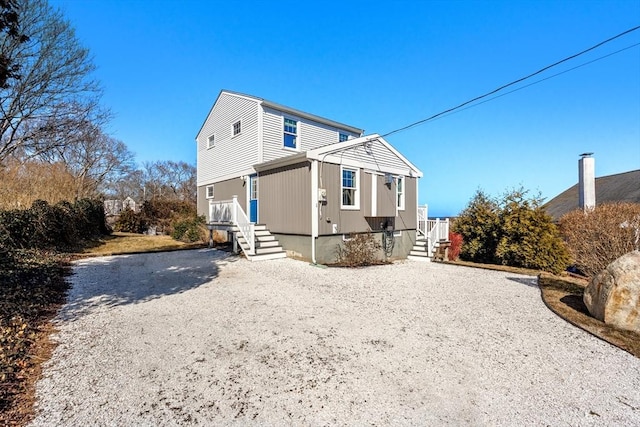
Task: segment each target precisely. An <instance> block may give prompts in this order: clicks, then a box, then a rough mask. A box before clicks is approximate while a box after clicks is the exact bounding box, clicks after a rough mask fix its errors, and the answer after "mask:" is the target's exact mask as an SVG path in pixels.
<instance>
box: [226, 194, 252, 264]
mask: <svg viewBox="0 0 640 427" xmlns="http://www.w3.org/2000/svg"><path fill="white" fill-rule="evenodd" d="M232 212H233V216H232V219H231V221H232V222H233V223H234V224H235V225H236V226H237V227H238V229H239V230H240V233H242V237H244V240H245V241H246V242H247V244H248V245H249V250H248V251H247V255H255V252H256V240H255V224H254V223H252V222H251V221H249V217H248V216H247V214H246V213H245V212H244V210H243V209H242V206H240V204H239V203H238V196H233V210H232Z"/></svg>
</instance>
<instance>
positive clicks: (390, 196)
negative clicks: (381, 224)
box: [376, 175, 396, 216]
mask: <svg viewBox="0 0 640 427" xmlns="http://www.w3.org/2000/svg"><path fill="white" fill-rule="evenodd" d="M377 178H378V195H377V197H376V200H377V202H378V203H377V205H376V206H377V213H378V215H376V216H396V180H395V179H394V180H393V182H392V183H391V185H388V184H385V183H384V175H378V176H377Z"/></svg>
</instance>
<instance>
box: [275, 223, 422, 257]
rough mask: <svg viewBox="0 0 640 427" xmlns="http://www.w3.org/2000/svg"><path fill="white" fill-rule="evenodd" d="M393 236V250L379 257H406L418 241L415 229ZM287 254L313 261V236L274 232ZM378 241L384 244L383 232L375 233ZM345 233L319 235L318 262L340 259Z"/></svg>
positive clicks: (381, 253)
mask: <svg viewBox="0 0 640 427" xmlns="http://www.w3.org/2000/svg"><path fill="white" fill-rule="evenodd" d="M396 234H399V235H398V236H394V238H393V251H392V252H391V256H389V257H386V256H385V255H384V252H383V250H382V249H380V250H379V251H378V254H377V257H378V258H379V259H388V260H391V261H393V260H398V259H406V258H407V256H408V255H409V252H410V251H411V249H412V247H413V244H414V243H415V241H416V232H415V231H414V230H408V231H401V232H397V233H396ZM274 235H275V236H276V238H277V239H278V241H279V242H280V244H281V245H282V247H283V248H284V250H286V251H287V255H288V256H289V257H292V258H296V259H302V260H305V261H309V262H310V261H311V236H305V235H297V234H277V233H274ZM373 236H374V238H375V239H376V241H378V242H379V243H380V245H381V246H382V242H383V233H373ZM344 243H345V242H344V240H343V235H342V234H336V235H325V236H319V237H318V239H317V240H316V262H317V263H318V264H333V263H335V262H337V260H338V247H341V246H343V245H344Z"/></svg>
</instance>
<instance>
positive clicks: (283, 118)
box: [282, 116, 300, 151]
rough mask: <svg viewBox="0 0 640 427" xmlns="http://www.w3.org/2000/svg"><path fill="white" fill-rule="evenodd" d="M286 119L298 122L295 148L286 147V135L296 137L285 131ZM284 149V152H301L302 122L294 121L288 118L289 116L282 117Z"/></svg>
mask: <svg viewBox="0 0 640 427" xmlns="http://www.w3.org/2000/svg"><path fill="white" fill-rule="evenodd" d="M285 119H288V120H291V121H294V122H296V133H295V136H296V146H295V148H294V147H287V146H286V145H284V135H285V134H287V135H294V134H292V133H290V132H285V130H284V121H285ZM282 149H283V150H287V151H300V120H298V119H294V118H292V117H291V116H289V117H287V116H282Z"/></svg>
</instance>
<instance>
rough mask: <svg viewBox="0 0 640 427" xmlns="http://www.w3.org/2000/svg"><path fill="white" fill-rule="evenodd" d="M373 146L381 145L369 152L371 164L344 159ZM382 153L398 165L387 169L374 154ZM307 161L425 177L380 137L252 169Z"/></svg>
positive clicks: (355, 139)
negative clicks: (350, 154)
mask: <svg viewBox="0 0 640 427" xmlns="http://www.w3.org/2000/svg"><path fill="white" fill-rule="evenodd" d="M374 144H378V145H379V146H378V147H374V148H370V153H369V154H370V156H371V160H369V159H366V158H364V157H362V156H358V158H357V159H354V158H353V156H352V157H351V158H349V157H347V156H344V153H346V152H348V151H353V150H358V149H360V148H364V149H365V151H366V150H369V148H368V147H371V145H374ZM381 151H384V152H385V153H387V154H388V155H389V156H392V157H393V158H394V159H395V160H396V162H395V163H396V165H388V164H386V163H385V162H384V161H382V160H378V159H376V157H375V153H376V152H377V153H380V152H381ZM307 160H318V161H320V162H327V163H335V164H344V165H349V166H356V167H361V168H365V169H370V170H376V171H381V172H390V173H397V174H406V175H408V176H412V177H417V178H422V176H423V175H422V172H421V171H420V169H418V168H417V167H416V166H415V165H414V164H413V163H411V162H410V161H409V160H407V158H405V157H404V156H403V155H402V154H400V152H399V151H398V150H396V149H395V148H394V147H393V146H392V145H391V144H389V143H388V142H387V141H386V140H385V139H384V138H382V137H381V136H380V135H378V134H372V135H367V136H361V137H360V138H354V139H350V140H347V141H343V142H336V143H333V144H329V145H325V146H323V147H319V148H316V149H313V150H308V151H302V152H300V153H296V154H293V155H290V156H286V157H280V158H278V159H274V160H270V161H268V162H264V163H260V164H257V165H254V166H253V168H254V169H255V170H256V171H258V172H260V171H266V170H270V169H274V168H278V167H282V166H288V165H293V164H296V163H300V162H302V161H307ZM381 164H382V166H381ZM398 165H400V166H398Z"/></svg>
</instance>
